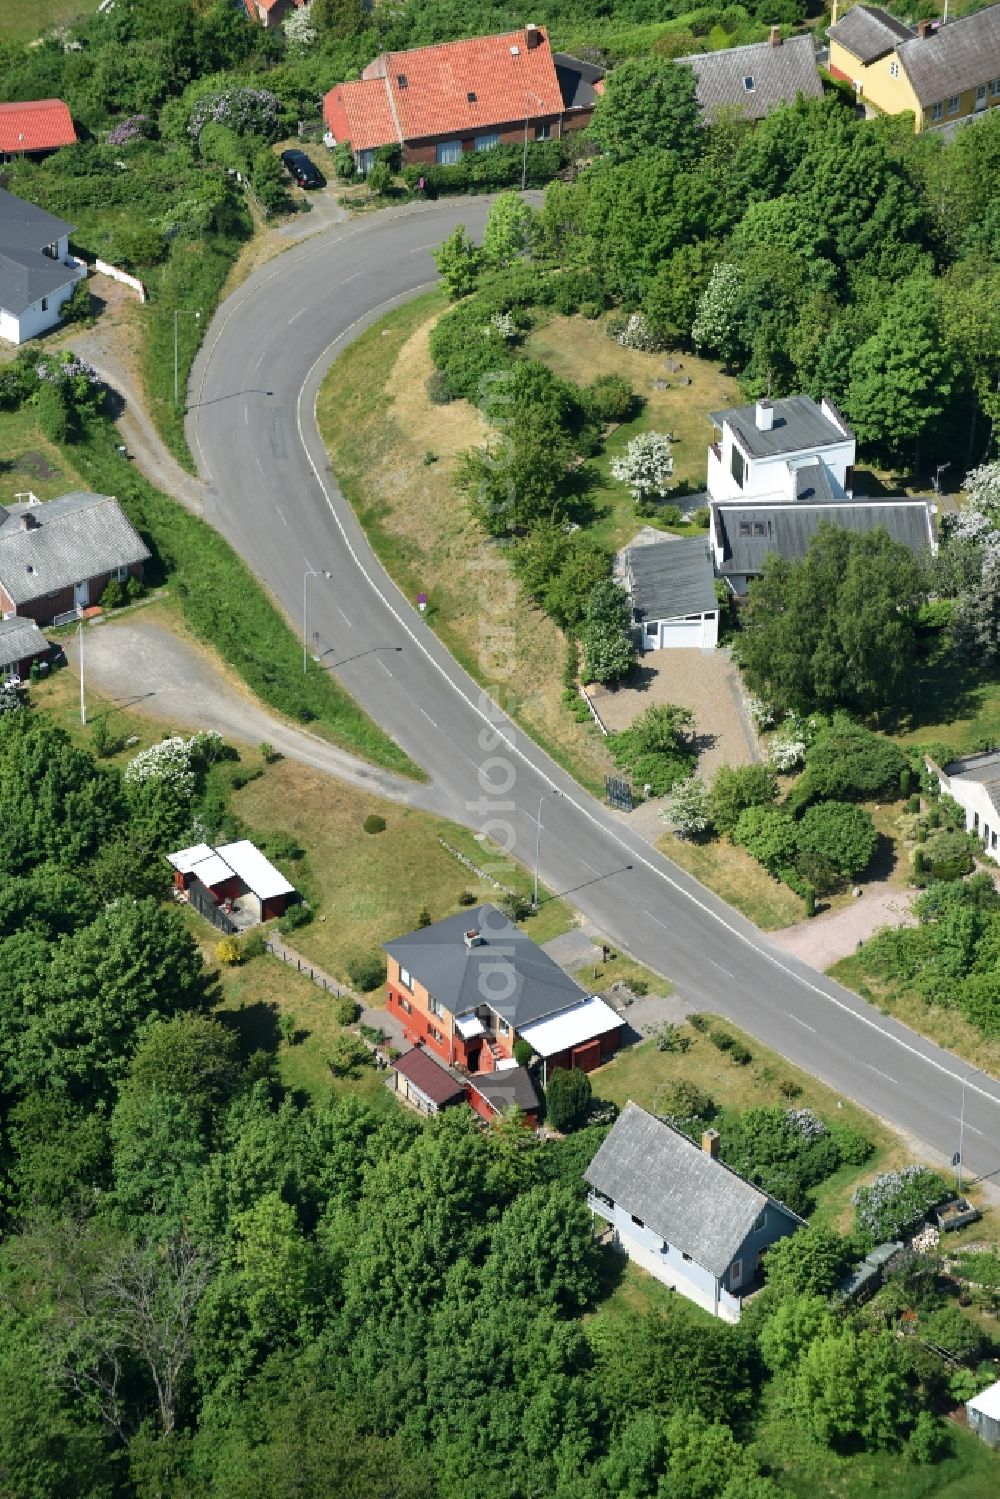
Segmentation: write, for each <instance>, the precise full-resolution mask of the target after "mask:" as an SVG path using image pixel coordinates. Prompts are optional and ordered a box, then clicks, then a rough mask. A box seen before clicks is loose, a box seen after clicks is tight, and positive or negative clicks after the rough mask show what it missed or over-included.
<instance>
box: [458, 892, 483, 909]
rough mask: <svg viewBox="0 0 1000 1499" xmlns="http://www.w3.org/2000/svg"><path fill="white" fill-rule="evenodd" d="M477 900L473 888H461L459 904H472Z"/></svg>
mask: <svg viewBox="0 0 1000 1499" xmlns="http://www.w3.org/2000/svg"><path fill="white" fill-rule="evenodd" d="M478 902H479V896H478V895H477V894H476V892H475V891H474V890H463V891H462V893H461V895H460V896H459V897H458V903H459V905H460V906H474V905H477V904H478Z"/></svg>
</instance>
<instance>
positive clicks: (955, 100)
mask: <svg viewBox="0 0 1000 1499" xmlns="http://www.w3.org/2000/svg"><path fill="white" fill-rule="evenodd" d="M960 103H961V100H960V99H959V97H958V95H957V94H952V96H951V98H950V99H949V100H948V113H949V114H950V115H957V114H958V106H959V104H960Z"/></svg>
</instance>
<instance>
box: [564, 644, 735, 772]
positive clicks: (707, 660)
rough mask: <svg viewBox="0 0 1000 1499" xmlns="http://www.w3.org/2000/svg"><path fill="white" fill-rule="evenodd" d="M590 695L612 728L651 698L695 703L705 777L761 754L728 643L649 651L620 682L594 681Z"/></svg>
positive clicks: (701, 768)
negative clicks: (602, 684)
mask: <svg viewBox="0 0 1000 1499" xmlns="http://www.w3.org/2000/svg"><path fill="white" fill-rule="evenodd" d="M591 697H592V699H593V703H594V707H595V708H596V709H597V711H598V713H599V714H600V715H601V717H602V719H603V720H604V722H605V724H606V725H607V727H608V728H609V729H611V730H615V729H626V728H628V726H629V724H630V723H631V722H632V721H633V719H635V718H638V717H639V715H640V713H643V712H645V710H646V709H647V708H648V707H650V706H651V705H652V704H657V703H678V704H680V706H681V707H683V708H690V709H691V711H692V713H693V714H694V721H695V732H696V734H697V736H698V742H699V747H700V753H699V756H698V771H699V774H700V775H702V776H704V777H705V779H706V780H709V781H710V780H711V778H712V776H713V775H714V774H715V772H716V771H717V770H718V768H719V766H720V765H749V764H750V763H751V762H752V761H754V760H759V759H760V758H761V754H760V746H759V744H758V742H757V736H756V735H755V733H754V731H753V726H752V725H751V723H750V722H749V720H748V718H747V716H746V713H745V711H744V709H743V700H742V696H741V693H740V683H739V673H738V672H737V670H736V667H735V666H734V665H733V662H732V659H731V658H730V655H729V652H728V651H727V650H725V649H723V650H714V651H699V650H667V651H647V652H646V654H645V655H644V656H641V657H640V658H639V661H638V662H637V664H636V666H635V669H634V670H633V672H632V674H631V676H629V677H628V678H626V680H625V682H624V683H623V684H622V685H621V686H620V687H618V688H615V689H612V688H607V687H595V688H594V690H593V692H592V694H591Z"/></svg>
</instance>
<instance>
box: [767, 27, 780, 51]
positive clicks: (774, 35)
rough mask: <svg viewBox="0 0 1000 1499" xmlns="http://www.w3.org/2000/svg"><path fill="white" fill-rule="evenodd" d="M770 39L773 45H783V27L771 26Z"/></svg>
mask: <svg viewBox="0 0 1000 1499" xmlns="http://www.w3.org/2000/svg"><path fill="white" fill-rule="evenodd" d="M769 40H770V43H771V46H772V47H780V46H781V41H782V37H781V27H780V26H772V27H771V35H770V38H769Z"/></svg>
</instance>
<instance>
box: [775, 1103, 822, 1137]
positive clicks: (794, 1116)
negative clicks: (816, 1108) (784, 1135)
mask: <svg viewBox="0 0 1000 1499" xmlns="http://www.w3.org/2000/svg"><path fill="white" fill-rule="evenodd" d="M785 1118H786V1119H787V1120H788V1122H789V1124H790V1125H791V1126H792V1128H793V1129H795V1130H797V1131H798V1132H799V1134H800V1135H801V1136H802V1138H803V1140H821V1139H822V1138H823V1136H824V1135H828V1134H829V1133H830V1131H829V1130H828V1129H827V1127H826V1125H825V1124H824V1123H823V1121H822V1119H821V1118H820V1117H819V1115H818V1114H814V1113H813V1111H812V1109H786V1110H785Z"/></svg>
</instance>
